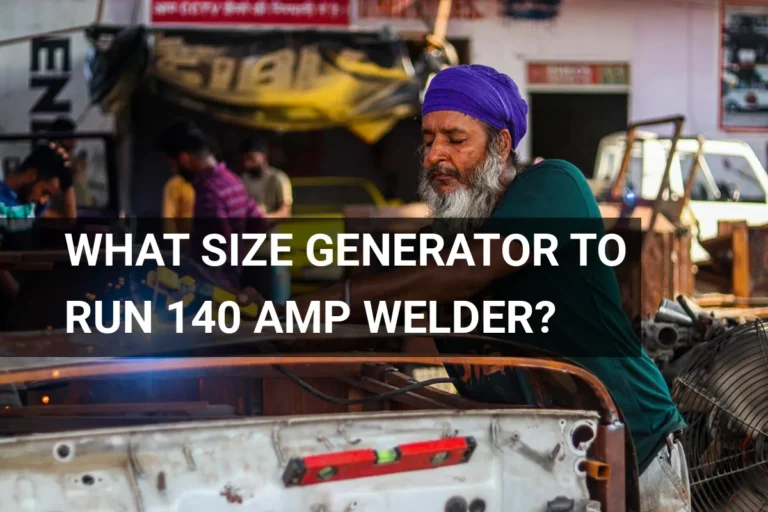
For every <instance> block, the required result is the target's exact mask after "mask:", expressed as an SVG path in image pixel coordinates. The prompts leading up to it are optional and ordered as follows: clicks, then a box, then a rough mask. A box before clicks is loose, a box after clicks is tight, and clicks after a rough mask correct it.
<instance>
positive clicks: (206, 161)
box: [156, 120, 271, 288]
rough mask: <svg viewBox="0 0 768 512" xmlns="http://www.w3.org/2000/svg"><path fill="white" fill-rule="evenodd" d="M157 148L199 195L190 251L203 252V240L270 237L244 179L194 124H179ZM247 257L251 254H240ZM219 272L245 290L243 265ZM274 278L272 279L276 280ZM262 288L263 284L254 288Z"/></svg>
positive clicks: (222, 282)
mask: <svg viewBox="0 0 768 512" xmlns="http://www.w3.org/2000/svg"><path fill="white" fill-rule="evenodd" d="M156 148H157V149H158V150H159V151H160V152H162V153H163V154H164V155H165V157H166V161H167V162H168V165H169V167H170V168H171V171H172V172H174V173H177V174H178V175H179V176H181V178H183V179H184V180H186V181H187V182H188V183H190V184H191V185H192V187H193V188H194V192H195V197H194V209H193V216H194V221H193V222H192V231H191V237H190V238H191V240H190V246H191V248H192V251H193V252H192V255H193V256H198V255H199V254H198V253H199V251H201V250H202V245H201V243H202V240H203V238H204V237H205V236H206V235H208V234H213V233H217V234H220V235H223V236H224V239H225V240H230V239H231V236H232V235H233V234H235V235H236V234H242V233H245V232H259V231H261V232H264V231H266V229H267V223H266V222H264V217H265V216H264V213H263V212H262V211H261V209H260V208H259V206H258V205H257V204H256V203H255V202H254V201H253V199H251V198H250V197H249V196H248V192H247V191H246V189H245V185H244V184H243V182H242V180H241V179H240V178H239V177H238V176H237V175H236V174H235V173H233V172H232V171H230V170H229V169H228V168H227V167H226V165H225V164H224V163H223V162H219V161H218V160H217V159H216V157H215V156H214V154H213V151H212V145H211V143H210V142H209V140H208V138H207V137H206V136H205V134H204V133H203V132H202V131H201V130H200V128H198V127H197V125H195V124H194V123H192V122H191V121H187V120H179V121H176V122H174V123H172V124H171V125H170V126H168V127H167V128H166V129H165V131H164V132H163V133H162V134H161V135H160V136H159V137H158V139H157V141H156ZM240 252H241V256H242V257H245V255H246V253H247V251H240ZM239 263H241V262H238V264H236V265H234V266H227V265H225V266H223V267H219V269H220V271H219V272H217V277H218V278H220V283H219V284H220V285H221V286H225V287H227V286H228V287H232V288H235V287H239V286H240V285H241V277H242V265H241V264H239ZM270 278H271V276H270ZM250 284H251V285H252V286H257V285H258V284H260V283H253V282H251V283H250Z"/></svg>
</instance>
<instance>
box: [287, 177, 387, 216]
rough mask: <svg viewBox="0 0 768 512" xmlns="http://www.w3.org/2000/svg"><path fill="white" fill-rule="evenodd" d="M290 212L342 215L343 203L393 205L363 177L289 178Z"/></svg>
mask: <svg viewBox="0 0 768 512" xmlns="http://www.w3.org/2000/svg"><path fill="white" fill-rule="evenodd" d="M291 186H292V187H293V216H294V217H296V216H299V217H302V216H303V217H315V216H318V215H327V214H331V215H339V216H343V215H344V207H345V206H350V205H355V206H376V207H384V206H397V205H399V204H401V203H400V202H399V201H387V200H386V199H385V198H384V195H383V194H382V193H381V191H380V190H379V189H378V188H377V187H376V185H374V184H373V182H371V181H370V180H367V179H365V178H344V177H322V178H293V179H291Z"/></svg>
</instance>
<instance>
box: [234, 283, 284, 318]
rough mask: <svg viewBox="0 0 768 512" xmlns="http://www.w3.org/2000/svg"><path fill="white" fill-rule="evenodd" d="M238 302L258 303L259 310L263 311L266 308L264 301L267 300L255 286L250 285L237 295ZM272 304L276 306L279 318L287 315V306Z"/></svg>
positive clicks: (243, 303)
mask: <svg viewBox="0 0 768 512" xmlns="http://www.w3.org/2000/svg"><path fill="white" fill-rule="evenodd" d="M237 302H238V303H239V304H240V305H241V306H248V305H250V304H256V305H257V306H259V311H261V310H262V309H263V308H264V303H265V302H266V301H265V300H264V297H263V296H262V295H261V294H260V293H259V292H257V291H256V290H255V289H254V288H251V287H248V288H245V289H244V290H243V291H241V292H240V293H239V294H238V295H237ZM272 306H273V307H274V308H275V312H276V313H277V316H278V317H279V318H283V317H285V306H282V305H280V304H272Z"/></svg>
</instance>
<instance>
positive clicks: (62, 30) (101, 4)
mask: <svg viewBox="0 0 768 512" xmlns="http://www.w3.org/2000/svg"><path fill="white" fill-rule="evenodd" d="M103 15H104V0H99V3H98V4H96V19H95V21H94V23H96V24H99V23H101V19H102V17H103ZM91 25H92V23H91V24H88V25H77V26H75V27H68V28H60V29H57V30H49V31H46V32H38V33H37V34H32V35H26V36H18V37H9V38H7V39H2V40H0V46H7V45H11V44H16V43H26V42H27V41H31V40H32V39H40V38H44V37H51V36H59V35H63V34H70V33H72V32H82V31H83V30H85V29H87V28H88V27H90V26H91Z"/></svg>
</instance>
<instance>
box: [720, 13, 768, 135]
mask: <svg viewBox="0 0 768 512" xmlns="http://www.w3.org/2000/svg"><path fill="white" fill-rule="evenodd" d="M721 21H722V24H721V27H722V32H721V36H722V38H721V41H722V43H721V51H720V63H721V69H720V102H721V104H720V128H721V129H723V130H725V131H743V132H757V131H768V5H766V3H765V2H764V1H763V2H760V3H757V2H754V1H750V0H736V1H730V0H725V1H724V2H723V4H722V16H721Z"/></svg>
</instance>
